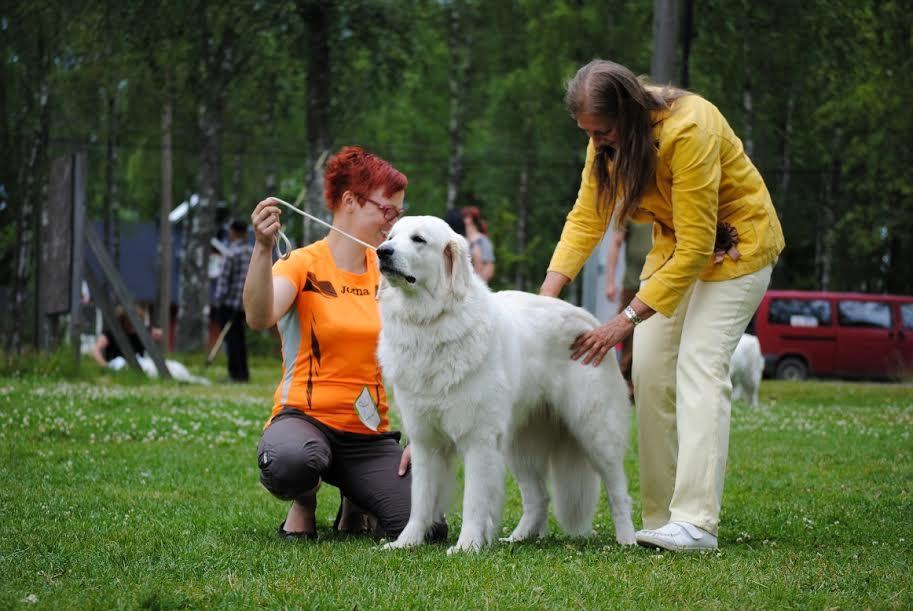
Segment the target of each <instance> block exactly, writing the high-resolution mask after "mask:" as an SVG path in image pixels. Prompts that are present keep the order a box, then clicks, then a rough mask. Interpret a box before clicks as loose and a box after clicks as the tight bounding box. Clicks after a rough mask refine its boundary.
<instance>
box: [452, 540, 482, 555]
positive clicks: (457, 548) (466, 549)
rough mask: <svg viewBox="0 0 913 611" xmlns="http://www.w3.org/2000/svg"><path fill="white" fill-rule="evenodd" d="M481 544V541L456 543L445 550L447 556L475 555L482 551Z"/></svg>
mask: <svg viewBox="0 0 913 611" xmlns="http://www.w3.org/2000/svg"><path fill="white" fill-rule="evenodd" d="M482 547H483V544H482V542H481V541H465V542H460V541H457V542H456V545H454V546H452V547H449V548H447V555H448V556H453V555H454V554H477V553H479V552H480V551H482Z"/></svg>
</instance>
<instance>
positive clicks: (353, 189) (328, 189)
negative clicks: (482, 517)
mask: <svg viewBox="0 0 913 611" xmlns="http://www.w3.org/2000/svg"><path fill="white" fill-rule="evenodd" d="M407 184H408V181H407V180H406V177H405V176H404V175H403V174H402V173H401V172H399V171H398V170H396V169H395V168H394V167H393V166H392V165H390V164H389V163H388V162H386V161H384V160H383V159H381V158H379V157H377V156H375V155H372V154H370V153H367V152H365V151H363V150H362V149H361V148H358V147H346V148H344V149H342V150H341V151H340V152H339V153H338V154H336V155H335V156H334V157H332V158H331V159H330V160H329V162H328V164H327V167H326V172H325V175H324V199H325V201H326V206H327V208H328V209H329V210H330V211H331V212H332V213H333V225H334V226H335V227H337V228H339V229H341V230H343V231H345V232H346V233H349V234H351V235H353V236H355V237H357V238H359V239H361V240H363V241H365V242H367V243H369V244H374V245H377V244H380V243H381V242H383V241H384V239H385V238H386V235H387V232H388V231H389V230H390V227H391V226H392V225H393V223H394V221H395V220H396V219H397V218H399V216H400V215H401V214H402V208H403V198H404V195H405V189H406V185H407ZM279 215H280V208H279V207H278V206H277V205H276V203H275V201H274V200H272V199H266V200H263V201H262V202H260V203H259V204H257V207H256V208H255V209H254V211H253V213H252V214H251V220H252V222H253V225H254V232H255V235H256V245H255V246H254V250H253V255H252V257H251V263H250V269H249V271H248V274H247V281H246V283H245V286H244V306H245V311H246V313H247V321H248V323H249V324H250V326H251V327H252V328H254V329H265V328H268V327H270V326H272V325H274V324H277V323H278V327H279V331H280V335H281V337H282V355H283V366H282V367H283V371H282V377H281V379H280V382H279V386H278V387H277V388H276V393H275V402H274V405H273V410H272V415H271V417H270V419H269V420H268V422H267V425H266V428H265V430H264V431H263V436H262V438H261V440H260V444H259V447H258V463H259V467H260V481H261V482H262V484H263V485H264V486H265V487H266V489H267V490H269V491H270V492H271V493H272V494H274V495H275V496H277V497H279V498H281V499H286V500H291V501H292V506H291V507H290V508H289V511H288V515H287V516H286V519H285V521H284V522H283V523H282V524H281V525H280V526H279V534H280V536H281V537H308V536H313V535H314V533H315V531H316V529H315V523H314V511H315V509H316V502H317V501H316V490H317V487H318V486H319V485H320V482H321V481H326V482H327V483H329V484H331V485H333V486H336V487H338V488H339V490H340V492H341V494H343V495H344V497H345V498H346V499H351V500H352V501H353V502H354V503H355V504H356V505H357V506H359V507H361V508H364V510H366V511H367V512H369V513H370V514H371V515H372V516H373V517H375V518H376V521H377V530H376V531H375V533H374V534H375V535H377V536H384V537H387V538H389V539H393V538H395V537H397V536H398V535H399V533H400V531H401V530H402V529H403V527H405V525H406V522H407V521H408V518H409V509H410V498H411V496H410V492H411V491H410V486H411V475H410V473H409V471H408V464H409V451H408V448H407V449H406V451H403V449H402V448H401V447H400V445H399V443H398V441H399V439H400V434H399V432H395V431H391V430H390V424H389V420H388V418H387V411H388V406H387V396H386V393H385V392H384V386H383V382H382V379H381V372H380V367H379V366H378V364H377V359H376V356H375V352H376V349H377V339H378V336H379V334H380V312H379V311H378V306H377V291H378V286H379V282H380V278H381V277H380V270H379V269H378V262H377V255H375V253H374V252H373V251H371V250H366V249H365V248H364V247H363V246H361V245H359V244H358V243H357V242H355V241H353V240H350V239H349V238H347V237H345V236H342V235H340V234H339V233H337V232H335V231H331V232H330V233H329V234H328V235H327V237H326V238H324V239H322V240H318V241H317V242H314V243H313V244H311V245H309V246H306V247H304V248H299V249H297V250H294V251H293V252H292V253H291V256H290V257H289V258H288V259H287V260H284V261H283V260H280V261H278V262H276V264H275V265H272V257H271V250H272V247H273V240H274V238H275V236H276V233H277V232H278V230H279ZM345 503H346V504H347V502H345ZM348 513H350V512H349V511H347V510H346V509H344V508H341V510H340V513H339V515H337V524H336V527H337V528H339V529H342V530H344V529H345V528H344V526H343V522H344V521H346V515H347V514H348ZM446 535H447V527H446V525H445V524H443V523H440V524H437V525H435V527H434V528H433V529H432V532H431V533H430V534H429V536H430V537H431V538H434V539H442V538H446Z"/></svg>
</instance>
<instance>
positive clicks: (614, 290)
mask: <svg viewBox="0 0 913 611" xmlns="http://www.w3.org/2000/svg"><path fill="white" fill-rule="evenodd" d="M616 297H618V285H617V284H615V280H614V278H613V279H612V280H610V281H609V282H606V285H605V298H606V299H608V300H609V301H615V298H616Z"/></svg>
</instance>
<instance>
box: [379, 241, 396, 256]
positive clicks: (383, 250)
mask: <svg viewBox="0 0 913 611" xmlns="http://www.w3.org/2000/svg"><path fill="white" fill-rule="evenodd" d="M392 255H393V247H392V246H390V245H389V244H384V245H383V246H381V247H380V248H378V249H377V256H378V257H379V258H380V259H388V258H390V257H391V256H392Z"/></svg>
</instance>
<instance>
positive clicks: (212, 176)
mask: <svg viewBox="0 0 913 611" xmlns="http://www.w3.org/2000/svg"><path fill="white" fill-rule="evenodd" d="M213 90H214V91H220V90H221V91H224V88H221V87H218V86H213ZM215 95H216V98H215V99H214V100H210V104H208V105H205V106H204V107H203V108H202V109H201V111H200V115H199V120H198V127H199V131H200V140H201V142H202V149H201V155H200V174H199V187H200V188H199V203H198V204H197V205H196V206H195V207H193V208H191V209H190V211H189V213H188V215H187V217H185V220H184V223H185V224H186V230H185V231H186V233H185V235H186V240H185V242H184V249H183V250H184V257H183V259H182V260H181V268H182V273H181V309H180V312H181V314H180V316H181V324H180V326H179V327H178V348H179V349H180V350H183V351H190V350H196V349H199V348H200V347H201V346H205V345H207V343H208V330H209V329H208V327H209V325H208V319H207V313H208V312H209V307H210V305H211V304H210V303H209V292H210V291H209V289H210V287H209V284H210V281H209V249H210V246H209V241H210V239H212V237H213V236H215V233H216V222H215V211H216V206H217V204H218V202H219V197H220V195H221V184H222V177H221V159H222V135H223V133H224V128H225V125H224V107H225V99H224V94H223V93H221V92H220V93H216V94H215Z"/></svg>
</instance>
